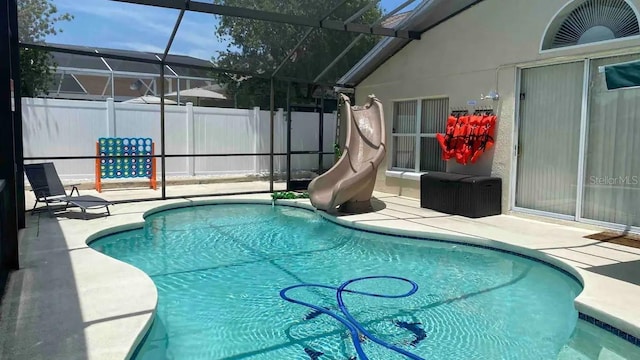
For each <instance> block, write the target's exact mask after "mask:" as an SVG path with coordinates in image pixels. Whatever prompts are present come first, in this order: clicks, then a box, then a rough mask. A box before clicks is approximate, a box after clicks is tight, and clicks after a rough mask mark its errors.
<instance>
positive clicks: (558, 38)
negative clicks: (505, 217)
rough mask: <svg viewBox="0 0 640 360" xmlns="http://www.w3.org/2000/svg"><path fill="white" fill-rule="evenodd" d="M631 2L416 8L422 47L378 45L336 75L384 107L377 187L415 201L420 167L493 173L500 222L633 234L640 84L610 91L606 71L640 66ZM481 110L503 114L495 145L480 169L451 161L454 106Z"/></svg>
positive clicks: (522, 0) (637, 1) (493, 0)
mask: <svg viewBox="0 0 640 360" xmlns="http://www.w3.org/2000/svg"><path fill="white" fill-rule="evenodd" d="M639 7H640V0H536V1H532V0H508V1H507V0H484V1H477V0H476V1H473V0H433V1H430V2H425V3H423V4H422V5H420V6H419V7H418V8H417V9H415V10H414V12H413V13H412V14H411V15H410V16H407V17H405V18H404V19H403V20H402V23H401V24H399V25H398V26H399V28H412V29H414V28H416V27H417V28H420V29H423V30H426V31H425V32H424V33H423V34H422V39H421V40H419V41H413V42H408V41H406V40H402V39H385V40H383V41H381V42H380V43H379V44H378V45H377V46H376V47H375V48H374V49H373V50H372V51H371V52H370V53H369V54H368V55H367V56H366V57H365V58H363V59H362V60H361V61H360V62H359V63H358V64H357V65H356V66H354V67H353V68H352V69H351V70H350V71H349V72H348V73H347V74H346V75H345V76H344V77H343V78H342V79H341V80H340V83H341V84H342V85H347V86H354V87H355V88H356V99H357V101H358V102H359V103H362V102H363V101H364V100H365V98H366V96H367V95H368V94H371V93H373V94H375V95H376V96H378V97H379V98H380V99H381V100H382V102H383V104H384V109H385V116H386V124H387V133H388V134H390V136H389V138H388V139H387V141H388V156H387V161H386V164H384V166H381V171H380V173H379V174H378V181H377V184H376V189H377V190H380V191H386V192H392V193H396V194H402V195H406V196H411V197H418V196H419V184H420V181H419V176H420V174H421V173H423V172H425V171H447V172H455V173H463V174H480V175H493V176H498V177H501V178H502V180H503V189H502V198H503V201H502V208H503V211H504V212H505V213H506V212H509V211H512V210H516V211H520V212H525V213H532V214H537V215H543V216H549V217H555V218H560V219H568V220H576V221H582V222H587V223H594V224H597V225H605V226H613V227H619V228H627V229H632V230H633V231H638V230H640V211H639V208H640V207H639V206H638V204H640V156H638V155H639V154H640V88H637V87H636V88H627V89H618V90H608V89H607V86H606V85H605V76H604V74H603V71H604V69H605V68H604V66H605V65H612V64H620V63H626V62H631V61H635V60H640V41H639V40H640V36H639V35H640V31H639V24H638V14H639V13H638V8H639ZM639 64H640V63H639ZM610 68H611V67H607V69H610ZM638 71H640V65H639V67H638ZM636 74H637V72H636ZM490 93H497V94H498V95H499V98H498V99H491V97H490V96H487V94H490ZM481 94H483V96H482V97H481ZM478 107H490V108H492V109H494V111H495V113H496V114H497V115H498V124H497V129H496V139H495V141H496V142H495V146H494V147H493V148H492V149H491V150H490V151H488V152H487V153H485V154H484V155H483V156H482V157H481V158H480V160H479V161H478V162H477V163H476V164H472V165H466V166H464V165H460V164H457V163H456V162H455V161H448V162H446V163H445V162H444V161H443V160H441V150H440V149H439V146H438V144H437V142H436V140H435V139H434V135H435V133H436V132H444V128H445V125H444V124H445V122H446V118H447V116H448V115H449V113H450V111H451V110H452V109H455V108H466V109H468V110H470V111H471V112H473V111H474V109H476V108H478Z"/></svg>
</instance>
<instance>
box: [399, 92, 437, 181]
mask: <svg viewBox="0 0 640 360" xmlns="http://www.w3.org/2000/svg"><path fill="white" fill-rule="evenodd" d="M448 109H449V99H448V98H438V99H420V100H408V101H398V102H394V103H393V130H392V140H393V141H392V148H391V149H392V156H393V158H392V161H391V168H392V169H396V170H408V171H416V172H419V171H444V170H445V165H446V164H445V162H444V160H442V152H441V151H440V146H439V145H438V141H437V140H436V133H438V132H443V131H444V130H445V127H446V123H447V116H448Z"/></svg>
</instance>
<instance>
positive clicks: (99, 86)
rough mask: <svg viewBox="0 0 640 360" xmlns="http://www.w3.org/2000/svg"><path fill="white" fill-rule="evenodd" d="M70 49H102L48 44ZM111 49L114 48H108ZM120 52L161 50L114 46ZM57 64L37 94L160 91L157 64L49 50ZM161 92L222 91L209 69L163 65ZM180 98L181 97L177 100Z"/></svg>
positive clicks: (184, 59) (95, 96) (122, 96)
mask: <svg viewBox="0 0 640 360" xmlns="http://www.w3.org/2000/svg"><path fill="white" fill-rule="evenodd" d="M49 45H52V46H57V47H65V48H71V49H74V50H83V51H87V50H89V51H93V52H96V53H100V52H101V51H102V52H103V51H104V50H105V49H102V48H90V47H85V46H72V45H59V44H49ZM109 50H110V51H111V52H113V51H114V50H112V49H109ZM117 52H118V53H119V54H121V55H126V56H141V55H143V56H146V57H151V58H153V57H159V56H162V54H154V53H149V52H139V51H127V50H117ZM51 55H52V56H53V60H54V62H55V63H56V64H57V69H56V74H55V76H54V81H53V82H52V84H51V87H50V89H49V93H48V94H43V95H42V96H41V97H48V98H56V99H73V100H101V101H104V100H105V99H107V98H114V100H115V101H126V100H130V99H133V98H137V97H140V96H143V95H155V96H159V95H160V82H159V81H160V66H159V65H155V64H148V63H142V62H131V61H123V60H114V59H108V58H101V57H90V56H82V55H75V54H68V53H61V52H51ZM168 60H170V61H179V62H180V63H185V64H191V65H196V66H211V62H209V61H206V60H202V59H197V58H194V57H190V56H181V55H169V57H168ZM165 78H166V80H165V93H172V92H176V91H177V90H178V88H180V90H186V89H192V88H196V87H205V88H207V89H209V90H213V91H216V92H220V93H224V90H223V89H222V88H221V87H220V86H219V85H217V84H214V83H213V81H212V79H211V78H210V73H209V72H207V71H205V70H202V69H193V68H188V67H177V66H167V68H166V69H165ZM181 102H183V101H181ZM200 103H201V105H209V106H220V107H226V106H233V101H231V100H216V101H213V100H208V99H207V100H202V101H201V102H200Z"/></svg>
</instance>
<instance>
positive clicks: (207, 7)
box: [9, 0, 421, 212]
mask: <svg viewBox="0 0 640 360" xmlns="http://www.w3.org/2000/svg"><path fill="white" fill-rule="evenodd" d="M15 1H16V0H9V2H15ZM111 1H113V2H122V3H129V4H137V5H145V6H154V7H160V8H167V9H174V10H179V11H180V12H179V14H178V16H177V19H176V22H175V25H174V26H173V31H172V33H171V36H170V38H169V40H168V42H167V44H166V46H165V50H164V53H163V54H162V55H161V56H154V57H153V58H151V57H150V56H149V54H141V55H140V56H137V55H125V54H122V53H119V51H120V50H117V49H114V50H112V51H108V50H102V51H101V52H93V51H85V50H81V49H72V48H67V47H65V46H64V45H62V46H55V45H47V44H31V43H20V44H19V46H20V47H22V48H33V49H40V50H45V51H50V52H61V53H68V54H76V55H82V56H92V57H101V58H106V59H116V60H126V61H135V62H143V63H150V64H155V65H159V67H160V91H159V92H160V154H158V155H154V157H156V158H160V162H161V185H162V186H161V196H160V197H153V198H141V199H131V200H120V201H117V202H119V203H124V202H138V201H153V200H166V199H174V198H183V197H184V196H167V194H166V159H167V158H189V157H225V156H252V157H256V156H269V159H270V161H269V162H270V165H269V170H270V171H269V179H270V181H269V190H268V191H256V192H242V193H215V194H198V195H189V197H204V196H225V195H236V194H251V193H271V192H273V191H274V180H275V178H274V157H275V156H287V159H290V156H291V154H292V153H295V152H291V151H290V150H288V151H287V152H286V153H275V152H274V116H275V108H274V107H275V106H274V103H275V90H274V84H275V81H285V82H288V83H303V84H309V85H317V86H321V87H323V88H326V87H329V88H331V87H334V86H340V84H336V83H323V82H322V81H320V78H321V77H322V75H323V74H324V73H325V72H326V71H327V69H328V68H330V67H331V66H333V65H335V63H336V62H337V60H338V59H339V58H341V57H343V56H344V55H346V53H347V52H348V51H349V50H350V48H351V47H352V46H353V45H354V43H355V42H356V41H357V40H354V42H353V43H352V44H351V45H349V46H348V47H347V48H346V49H345V50H344V51H343V52H342V53H341V54H340V56H339V57H338V59H336V60H334V61H333V62H332V63H331V64H330V65H329V66H328V67H327V69H325V71H323V73H322V74H318V76H316V77H315V78H314V79H298V78H292V77H287V76H282V75H280V74H279V73H280V70H281V69H282V68H283V66H284V65H285V64H286V62H287V61H288V60H289V59H290V58H291V56H293V54H294V53H295V52H296V50H297V48H298V47H300V46H301V45H302V43H303V42H304V40H305V39H307V38H308V37H309V35H310V34H311V33H312V32H313V31H314V30H316V29H331V30H335V31H340V32H351V33H359V34H360V36H364V35H367V34H368V35H380V36H384V37H398V38H403V39H409V40H418V39H420V36H421V32H419V31H410V30H396V29H393V28H387V27H384V26H381V25H380V24H381V23H382V21H384V20H385V19H387V18H389V17H391V16H393V15H395V14H397V13H398V12H400V11H401V10H403V9H404V8H406V7H407V6H409V5H411V4H413V3H416V2H418V3H420V1H419V0H418V1H417V0H407V1H404V2H403V3H402V4H401V5H400V6H398V7H396V8H395V9H393V10H391V11H389V12H388V13H387V14H385V15H384V16H383V17H381V18H380V19H379V20H378V21H376V22H375V23H373V24H369V25H366V24H361V23H354V22H352V21H353V19H356V18H357V17H358V16H359V15H361V14H362V13H364V12H365V11H366V10H368V8H370V7H371V6H372V5H375V4H376V3H378V2H379V0H371V1H370V2H369V4H368V5H367V6H365V7H364V8H362V9H360V10H359V11H358V12H357V13H356V14H353V16H351V17H350V18H349V19H347V20H346V21H335V20H328V18H329V17H330V16H331V14H332V13H333V12H334V11H335V10H337V9H338V8H339V7H340V6H342V5H343V4H345V3H346V1H347V0H335V1H333V4H334V6H333V7H332V8H330V9H329V10H328V11H327V13H326V14H324V15H323V16H322V17H320V18H318V19H314V18H310V17H304V16H298V15H289V14H280V13H274V12H267V11H262V10H256V9H249V8H238V7H233V6H228V5H216V4H212V3H204V2H200V1H191V0H184V1H180V0H111ZM187 11H193V12H200V13H206V14H213V15H221V16H232V17H238V18H244V19H252V20H261V21H269V22H276V23H282V24H289V25H298V26H305V27H308V30H307V31H306V32H305V34H304V35H303V36H302V38H301V39H300V41H299V42H298V44H297V45H296V47H295V48H294V49H291V50H290V51H289V52H288V53H287V54H286V56H284V57H283V59H282V61H281V63H280V65H279V66H278V67H277V68H275V69H273V71H272V72H260V73H258V72H251V71H240V70H237V69H228V68H221V67H217V66H215V65H214V64H213V63H212V64H211V66H196V65H193V64H188V63H184V62H180V61H175V60H171V59H168V57H169V56H170V55H175V54H171V52H170V51H171V47H172V44H173V42H174V39H175V36H176V34H177V32H178V30H179V28H180V25H181V22H182V19H183V17H184V15H185V13H186V12H187ZM168 66H180V67H185V68H192V69H201V70H206V71H213V72H218V73H220V72H222V73H227V74H236V75H241V76H251V77H255V78H262V79H265V80H268V81H269V82H270V85H271V86H270V151H269V153H246V154H244V153H242V154H167V153H166V139H165V92H166V91H165V89H164V87H165V81H164V79H165V78H166V74H165V73H166V71H167V67H168ZM287 101H288V99H287ZM16 102H17V103H19V102H20V99H19V98H17V100H16ZM17 116H20V114H17ZM19 123H20V126H21V123H22V121H21V119H20V121H19ZM16 135H17V134H16ZM20 135H21V134H20ZM21 141H22V140H21V139H20V143H21ZM304 153H305V154H309V153H310V152H304ZM314 154H318V155H319V154H333V153H332V152H329V153H327V152H321V151H318V152H314ZM100 158H102V157H101V156H57V157H41V156H39V157H26V158H23V159H20V163H21V165H20V166H19V168H20V171H19V172H18V176H19V175H21V173H22V171H21V169H22V166H23V165H24V160H28V161H42V160H86V159H100ZM290 171H291V164H290V161H288V164H287V173H289V172H290ZM287 190H289V189H287ZM18 191H19V192H21V193H22V194H23V195H22V198H23V199H24V184H22V186H21V189H18ZM19 206H20V205H19ZM21 207H22V209H20V210H21V212H24V205H21Z"/></svg>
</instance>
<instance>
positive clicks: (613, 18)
mask: <svg viewBox="0 0 640 360" xmlns="http://www.w3.org/2000/svg"><path fill="white" fill-rule="evenodd" d="M638 35H640V25H639V24H638V18H637V16H636V12H635V10H634V8H632V5H631V3H630V2H629V1H628V0H575V1H573V2H570V3H568V4H567V5H566V6H565V7H564V8H563V9H562V10H561V11H560V12H559V13H558V15H557V16H556V17H555V18H554V19H553V21H552V22H551V24H549V28H548V29H547V32H546V33H545V35H544V39H543V42H542V50H549V49H557V48H562V47H568V46H575V45H584V44H589V43H597V42H601V41H608V40H614V39H621V38H625V37H632V36H638Z"/></svg>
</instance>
